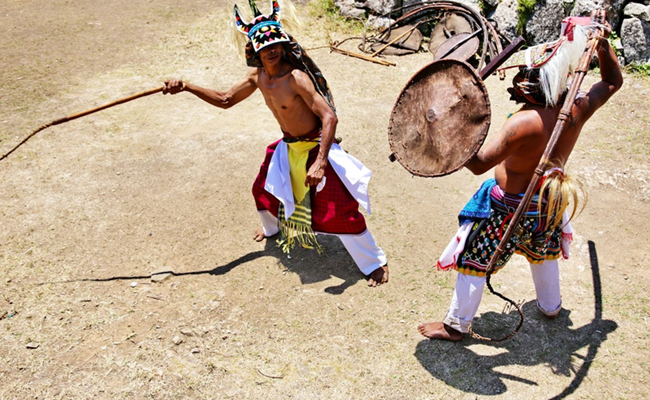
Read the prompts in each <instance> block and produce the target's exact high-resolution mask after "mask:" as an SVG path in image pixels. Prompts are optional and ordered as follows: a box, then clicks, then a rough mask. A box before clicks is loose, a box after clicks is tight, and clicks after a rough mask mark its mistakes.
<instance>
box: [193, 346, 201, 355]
mask: <svg viewBox="0 0 650 400" xmlns="http://www.w3.org/2000/svg"><path fill="white" fill-rule="evenodd" d="M200 352H201V350H199V349H198V347H195V348H193V349H192V350H191V353H192V354H197V353H200Z"/></svg>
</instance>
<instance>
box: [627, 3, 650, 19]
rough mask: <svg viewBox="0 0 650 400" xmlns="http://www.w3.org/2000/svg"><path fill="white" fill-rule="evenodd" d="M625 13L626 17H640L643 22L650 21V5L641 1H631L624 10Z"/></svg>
mask: <svg viewBox="0 0 650 400" xmlns="http://www.w3.org/2000/svg"><path fill="white" fill-rule="evenodd" d="M623 15H625V16H626V17H634V18H638V19H640V20H641V21H643V22H649V21H650V6H646V5H643V4H639V3H629V4H628V5H627V6H625V9H624V10H623Z"/></svg>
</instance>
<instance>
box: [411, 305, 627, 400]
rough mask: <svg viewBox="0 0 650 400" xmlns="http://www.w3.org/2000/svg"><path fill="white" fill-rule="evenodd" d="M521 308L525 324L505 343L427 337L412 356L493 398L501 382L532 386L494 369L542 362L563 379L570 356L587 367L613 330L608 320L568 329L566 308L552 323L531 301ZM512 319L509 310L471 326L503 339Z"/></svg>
mask: <svg viewBox="0 0 650 400" xmlns="http://www.w3.org/2000/svg"><path fill="white" fill-rule="evenodd" d="M522 308H523V312H524V315H526V324H524V327H523V328H522V329H521V331H519V333H518V334H517V335H516V336H514V337H513V338H512V339H510V340H506V341H504V342H487V341H480V340H475V339H469V340H463V341H462V342H460V343H451V342H442V341H431V340H428V339H427V340H423V341H421V342H420V343H418V345H417V347H416V350H415V357H416V358H417V359H418V361H419V362H420V363H421V364H422V366H423V367H424V368H425V369H426V370H427V371H429V373H430V374H431V375H433V376H434V377H436V378H437V379H440V380H442V381H444V382H445V383H447V384H448V385H450V386H453V387H455V388H457V389H459V390H462V391H465V392H469V393H475V394H478V395H497V394H502V393H504V392H506V390H507V387H506V385H505V383H504V380H513V381H518V382H522V383H527V384H529V385H534V386H536V385H537V383H536V382H535V381H532V380H529V379H526V378H523V377H518V376H513V375H509V374H504V373H501V372H499V371H496V368H498V367H501V366H505V365H521V366H534V365H542V364H544V365H548V366H550V368H551V370H552V371H553V373H554V374H558V375H563V376H567V377H568V376H570V374H571V371H572V370H573V369H574V364H573V360H574V358H580V359H583V360H584V362H583V364H584V365H587V364H589V363H591V361H592V359H593V356H595V350H597V348H598V347H599V346H600V345H601V344H602V343H603V342H604V341H605V340H607V334H609V333H610V332H613V331H614V330H616V328H617V324H616V322H614V321H609V320H600V319H594V320H593V321H592V322H591V323H589V324H587V325H585V326H582V327H580V328H578V329H571V326H572V325H573V322H572V321H571V319H570V317H569V316H570V314H571V312H570V311H568V310H562V311H561V312H560V315H559V316H558V317H557V319H555V320H548V319H546V318H545V317H543V316H541V315H540V314H539V312H537V308H536V305H535V301H529V302H527V303H526V304H524V306H523V307H522ZM518 318H519V314H518V313H517V312H516V311H514V310H513V311H511V312H510V313H509V314H508V315H507V316H504V315H503V314H500V313H496V312H487V313H485V314H483V315H481V318H478V319H476V320H475V322H474V324H473V326H474V327H475V328H476V331H478V332H485V333H486V334H487V335H488V336H490V337H503V336H505V334H507V333H508V332H509V331H510V330H511V329H512V326H515V325H516V323H517V321H518ZM504 320H507V323H504ZM503 325H507V326H503ZM479 343H480V344H483V345H486V346H490V347H492V348H494V349H500V350H501V352H499V353H498V354H495V355H479V354H477V353H475V352H474V351H472V350H470V349H469V348H467V347H468V346H471V345H476V344H479ZM586 346H588V347H589V350H588V352H587V357H583V356H581V355H580V354H578V351H579V350H580V349H582V348H584V347H586ZM592 349H593V350H592ZM493 352H495V351H493ZM587 368H588V367H587ZM585 374H586V372H585Z"/></svg>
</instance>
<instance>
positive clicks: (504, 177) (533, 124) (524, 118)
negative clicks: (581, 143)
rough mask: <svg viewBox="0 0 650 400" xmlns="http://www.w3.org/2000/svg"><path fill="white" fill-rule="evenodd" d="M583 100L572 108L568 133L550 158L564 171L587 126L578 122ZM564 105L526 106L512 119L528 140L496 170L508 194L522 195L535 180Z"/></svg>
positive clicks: (577, 101)
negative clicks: (535, 174)
mask: <svg viewBox="0 0 650 400" xmlns="http://www.w3.org/2000/svg"><path fill="white" fill-rule="evenodd" d="M580 102H581V99H580V98H578V99H577V100H576V104H574V106H573V107H572V110H571V115H570V117H569V119H568V120H567V123H566V125H565V130H564V131H563V132H562V134H561V135H560V138H559V139H558V142H557V144H556V145H555V147H554V150H553V151H552V152H551V155H550V157H549V161H550V165H552V166H555V167H559V168H564V165H565V163H566V161H567V159H568V158H569V155H570V154H571V152H572V151H573V148H574V146H575V144H576V141H577V140H578V137H579V135H580V131H581V129H582V126H583V125H584V123H576V122H575V121H576V120H578V121H579V120H582V121H584V118H579V114H580V113H581V104H580ZM560 109H561V106H557V107H553V108H544V107H539V106H524V107H523V108H522V109H521V110H520V111H519V112H517V113H516V114H515V115H514V116H513V117H511V118H513V119H516V120H515V121H513V123H514V125H515V126H514V127H513V129H516V130H521V129H522V128H520V127H519V126H517V125H522V126H523V129H524V130H526V131H527V132H528V135H527V138H526V140H525V141H523V143H522V144H521V147H520V148H519V150H518V151H516V152H514V153H512V154H510V155H509V156H508V157H507V158H506V159H505V160H503V161H502V162H501V163H499V164H498V165H497V166H496V168H495V171H494V175H495V179H496V180H497V183H498V184H499V186H500V187H501V188H502V189H503V190H505V191H506V192H508V193H523V192H525V191H526V188H527V187H528V184H529V183H530V181H531V180H532V178H533V174H534V172H535V168H536V167H537V165H539V161H540V159H541V157H542V155H543V154H544V151H545V150H546V146H547V144H548V141H549V139H550V138H551V135H552V133H553V129H554V128H555V125H556V122H557V117H558V115H559V113H560Z"/></svg>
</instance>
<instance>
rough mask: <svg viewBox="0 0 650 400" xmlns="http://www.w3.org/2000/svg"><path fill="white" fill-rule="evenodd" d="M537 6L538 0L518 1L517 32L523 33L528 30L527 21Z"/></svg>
mask: <svg viewBox="0 0 650 400" xmlns="http://www.w3.org/2000/svg"><path fill="white" fill-rule="evenodd" d="M536 7H537V0H518V1H517V34H518V35H523V34H524V33H525V30H526V23H527V22H528V19H529V18H530V16H531V15H533V11H535V8H536Z"/></svg>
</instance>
